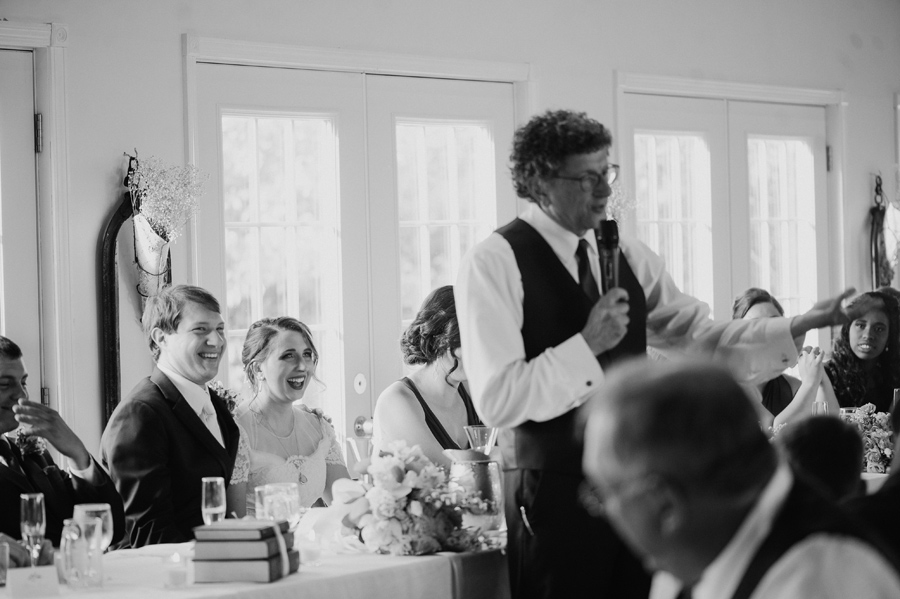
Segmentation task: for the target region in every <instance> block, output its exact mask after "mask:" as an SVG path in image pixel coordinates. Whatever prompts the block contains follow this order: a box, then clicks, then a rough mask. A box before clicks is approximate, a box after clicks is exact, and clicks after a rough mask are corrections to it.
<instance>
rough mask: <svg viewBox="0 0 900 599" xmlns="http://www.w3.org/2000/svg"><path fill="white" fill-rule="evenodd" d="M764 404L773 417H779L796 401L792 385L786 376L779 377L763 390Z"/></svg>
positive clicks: (767, 384)
mask: <svg viewBox="0 0 900 599" xmlns="http://www.w3.org/2000/svg"><path fill="white" fill-rule="evenodd" d="M762 397H763V399H762V404H763V407H764V408H765V409H767V410H768V411H769V413H770V414H772V416H778V415H779V414H780V413H781V411H782V410H783V409H785V408H786V407H788V404H790V403H791V401H793V399H794V391H793V389H791V383H790V382H788V380H787V379H786V378H784V375H779V376H777V377H775V378H774V379H772V380H771V381H769V382H768V383H766V386H765V387H763V390H762Z"/></svg>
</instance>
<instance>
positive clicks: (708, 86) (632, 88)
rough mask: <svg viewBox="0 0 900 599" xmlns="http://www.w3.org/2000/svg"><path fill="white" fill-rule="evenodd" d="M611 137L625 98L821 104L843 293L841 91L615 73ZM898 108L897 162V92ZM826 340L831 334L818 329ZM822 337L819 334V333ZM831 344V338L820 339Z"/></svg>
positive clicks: (834, 250)
mask: <svg viewBox="0 0 900 599" xmlns="http://www.w3.org/2000/svg"><path fill="white" fill-rule="evenodd" d="M615 81H616V106H615V123H616V131H615V137H618V136H619V135H620V134H621V132H622V125H621V116H620V112H621V107H622V106H623V105H624V102H625V96H626V94H653V95H661V96H684V97H692V98H715V99H724V100H743V101H750V102H777V103H780V104H803V105H810V106H823V107H824V108H825V115H826V116H825V118H826V135H827V139H826V143H827V145H828V146H829V147H830V148H831V170H830V171H829V172H828V173H827V180H828V210H829V212H828V223H829V231H828V232H827V234H828V236H829V239H833V240H835V243H832V244H831V245H830V246H829V247H830V252H829V255H828V260H829V271H830V277H829V281H828V287H829V289H830V291H831V292H832V293H835V292H838V291H842V290H843V289H844V287H845V286H846V277H845V273H846V260H847V257H846V256H845V252H844V247H845V244H844V196H845V193H844V187H845V183H844V176H843V173H844V167H845V156H846V138H847V135H846V122H847V100H846V98H845V94H844V92H843V91H841V90H820V89H808V88H798V87H781V86H775V85H761V84H748V83H732V82H727V81H708V80H701V79H686V78H678V77H663V76H657V75H644V74H637V73H625V72H618V71H617V72H616V73H615ZM897 107H898V124H897V127H898V129H897V136H898V159H900V94H897ZM613 151H614V153H615V159H616V160H617V161H618V162H621V157H620V156H619V155H618V149H617V147H616V146H615V145H614V146H613ZM823 333H824V335H826V336H829V335H830V331H826V330H824V329H823ZM820 334H821V333H820ZM822 339H825V340H826V341H829V342H830V339H826V338H825V337H822Z"/></svg>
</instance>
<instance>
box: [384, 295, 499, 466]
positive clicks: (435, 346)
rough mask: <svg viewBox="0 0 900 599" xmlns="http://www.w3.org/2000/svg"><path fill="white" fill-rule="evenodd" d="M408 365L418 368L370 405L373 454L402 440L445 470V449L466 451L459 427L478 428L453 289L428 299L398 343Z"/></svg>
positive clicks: (463, 436) (430, 296)
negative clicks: (463, 359)
mask: <svg viewBox="0 0 900 599" xmlns="http://www.w3.org/2000/svg"><path fill="white" fill-rule="evenodd" d="M400 349H401V351H402V352H403V358H404V360H405V361H406V363H407V364H411V365H413V364H421V365H422V367H421V368H419V369H418V370H416V371H415V372H413V373H412V374H411V375H409V376H408V377H403V378H402V379H400V380H399V381H396V382H395V383H392V384H391V385H390V386H389V387H388V388H387V389H385V390H384V391H383V392H382V393H381V395H380V396H379V398H378V401H377V402H376V404H375V416H374V421H375V448H376V451H377V449H378V448H380V447H384V446H386V445H387V444H388V443H390V442H391V441H394V440H396V439H403V440H405V441H406V444H407V445H410V446H412V445H418V446H419V447H421V449H422V452H423V453H424V454H425V455H426V456H428V458H429V459H430V460H431V461H432V462H434V463H435V464H437V465H439V466H444V467H447V466H449V465H450V459H449V458H447V457H446V456H445V455H444V454H443V450H444V449H461V448H463V449H464V448H467V447H468V446H469V443H468V439H467V438H466V431H465V429H464V428H463V427H465V426H466V425H472V424H481V419H480V418H479V417H478V415H477V414H476V413H475V408H474V407H473V406H472V400H471V398H470V397H469V393H468V391H467V389H466V373H465V370H464V369H463V365H462V361H461V360H462V356H461V354H460V341H459V323H458V322H457V320H456V303H455V302H454V299H453V287H452V286H450V285H445V286H444V287H439V288H438V289H436V290H434V291H433V292H432V293H431V295H429V296H428V297H427V298H426V299H425V302H424V303H423V304H422V308H421V309H420V310H419V313H418V314H417V315H416V318H415V320H413V322H412V324H410V325H409V328H408V329H407V330H406V332H405V333H404V335H403V338H402V339H401V340H400Z"/></svg>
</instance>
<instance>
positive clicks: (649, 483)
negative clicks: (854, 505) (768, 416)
mask: <svg viewBox="0 0 900 599" xmlns="http://www.w3.org/2000/svg"><path fill="white" fill-rule="evenodd" d="M584 412H585V414H586V426H585V447H584V470H585V473H586V475H587V479H588V481H589V485H588V486H586V488H585V492H584V493H583V500H584V502H585V505H586V506H588V507H589V508H592V509H593V510H596V512H597V513H598V515H599V514H600V513H602V514H603V515H604V516H605V518H607V519H608V520H609V521H610V522H611V523H612V525H613V526H614V527H615V529H616V530H617V531H618V532H619V533H620V534H621V535H622V537H623V538H624V539H625V540H626V542H627V543H628V544H629V545H630V546H631V547H632V548H633V549H634V550H635V552H636V553H638V554H639V555H640V556H641V557H642V558H643V559H644V560H645V562H646V564H647V566H648V568H650V569H654V570H658V573H657V574H656V576H655V577H654V580H653V587H652V590H651V598H652V599H673V598H675V597H693V599H722V598H725V599H727V598H729V597H730V598H732V599H751V598H752V599H761V598H763V597H765V598H767V599H798V598H802V597H816V598H824V599H827V598H831V597H833V598H835V599H837V598H847V597H852V598H853V599H867V598H885V599H886V598H889V597H891V598H896V597H900V575H898V570H897V564H896V563H893V562H892V561H891V559H892V558H888V557H887V556H888V555H890V553H889V552H888V551H886V550H884V548H883V547H882V546H881V545H879V542H878V541H876V540H875V539H874V537H872V536H871V534H870V533H869V532H868V529H866V528H864V527H863V525H862V524H860V523H859V522H858V521H856V520H853V519H852V518H850V517H849V516H848V515H847V514H846V513H845V512H843V511H842V510H840V509H839V508H837V506H836V505H835V504H834V503H833V502H831V501H830V500H829V499H826V498H825V496H824V495H821V494H820V493H819V492H818V491H817V490H816V489H815V488H814V487H812V486H809V485H807V483H806V482H804V481H803V480H802V479H800V478H797V477H795V476H794V475H793V474H792V473H791V470H790V468H789V467H788V466H786V465H785V464H783V463H780V462H779V459H778V456H777V454H776V451H775V449H774V448H773V447H772V445H771V444H770V443H769V441H768V440H767V439H766V436H765V434H764V433H763V432H762V430H761V429H760V427H759V424H758V422H757V417H756V411H755V409H754V406H753V405H752V403H751V401H750V400H749V398H748V397H747V396H746V395H745V394H744V393H743V392H742V390H741V387H740V386H739V385H738V384H737V383H736V382H735V380H734V378H733V377H732V376H731V374H730V373H729V372H728V371H727V370H726V369H724V368H722V367H720V366H715V365H712V364H709V363H708V362H707V363H704V364H701V363H684V362H672V363H667V364H659V363H656V364H654V363H648V362H640V363H631V364H627V365H625V366H623V367H621V368H619V369H617V370H616V371H615V372H614V373H612V374H611V375H610V376H609V378H608V381H607V383H606V384H605V385H604V386H603V388H602V389H601V392H600V393H599V394H598V397H597V398H596V399H595V400H592V401H591V403H590V404H589V405H588V406H585V409H584Z"/></svg>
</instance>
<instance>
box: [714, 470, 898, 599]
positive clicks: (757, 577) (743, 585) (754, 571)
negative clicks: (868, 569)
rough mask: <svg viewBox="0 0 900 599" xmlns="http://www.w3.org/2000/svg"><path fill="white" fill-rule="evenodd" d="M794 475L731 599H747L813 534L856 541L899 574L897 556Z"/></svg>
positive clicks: (859, 523) (855, 521)
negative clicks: (770, 525) (779, 562)
mask: <svg viewBox="0 0 900 599" xmlns="http://www.w3.org/2000/svg"><path fill="white" fill-rule="evenodd" d="M794 476H795V478H794V485H793V487H792V488H791V490H790V492H789V493H788V496H787V499H786V500H785V502H784V505H782V506H781V510H780V511H779V512H778V515H777V516H776V517H775V520H774V521H773V522H772V529H771V532H770V533H769V536H768V537H766V539H765V540H764V541H763V543H762V545H760V547H759V549H757V551H756V554H755V555H754V556H753V559H752V560H751V561H750V565H749V566H747V570H746V571H745V572H744V576H743V578H742V579H741V582H740V584H738V588H737V590H735V592H734V595H732V596H731V599H749V598H750V596H751V595H752V594H753V591H754V590H756V587H757V586H758V585H759V583H760V581H761V580H762V579H763V577H764V576H765V575H766V573H767V572H768V571H769V569H770V568H771V567H772V566H773V565H774V564H775V562H777V561H778V560H779V559H781V557H782V556H783V555H784V554H785V553H787V552H788V550H790V549H791V548H792V547H793V546H794V545H796V544H798V543H800V542H801V541H803V539H805V538H806V537H808V536H810V535H812V534H816V533H828V534H830V535H834V536H842V537H850V538H854V539H859V540H861V541H863V542H864V543H866V544H868V545H870V546H872V547H874V548H875V549H876V550H877V551H878V552H879V553H881V555H882V556H884V558H885V559H886V560H887V561H888V562H889V563H890V564H891V565H893V566H894V569H895V570H898V572H900V562H898V560H897V556H896V555H894V554H893V553H892V551H891V550H890V549H888V548H887V546H886V545H884V544H883V543H881V542H880V541H879V540H877V538H876V537H875V536H874V535H873V534H871V533H870V532H869V530H868V528H866V526H865V525H864V524H862V523H861V522H859V521H857V520H856V519H855V518H853V517H852V516H851V515H849V514H847V513H845V512H844V511H843V510H841V509H840V508H839V507H837V506H836V505H834V504H833V503H831V502H830V501H829V500H828V499H826V498H824V497H823V496H821V495H820V494H819V493H818V491H816V490H815V489H813V488H811V487H810V486H809V485H808V484H807V483H805V482H803V480H802V479H800V478H799V477H797V475H796V474H795V475H794Z"/></svg>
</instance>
